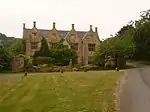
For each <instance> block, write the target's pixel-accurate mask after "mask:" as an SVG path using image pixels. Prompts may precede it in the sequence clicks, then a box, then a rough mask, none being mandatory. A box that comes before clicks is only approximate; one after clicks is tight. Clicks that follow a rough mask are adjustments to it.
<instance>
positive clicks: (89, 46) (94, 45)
mask: <svg viewBox="0 0 150 112" xmlns="http://www.w3.org/2000/svg"><path fill="white" fill-rule="evenodd" d="M95 47H96V44H93V43H90V44H88V51H94V50H95Z"/></svg>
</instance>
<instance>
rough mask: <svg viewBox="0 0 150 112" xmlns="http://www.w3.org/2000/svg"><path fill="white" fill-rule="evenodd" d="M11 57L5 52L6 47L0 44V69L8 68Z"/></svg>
mask: <svg viewBox="0 0 150 112" xmlns="http://www.w3.org/2000/svg"><path fill="white" fill-rule="evenodd" d="M10 62H11V57H10V56H9V54H8V53H7V51H6V49H5V48H4V47H2V46H0V71H1V70H8V69H10V67H11V65H10Z"/></svg>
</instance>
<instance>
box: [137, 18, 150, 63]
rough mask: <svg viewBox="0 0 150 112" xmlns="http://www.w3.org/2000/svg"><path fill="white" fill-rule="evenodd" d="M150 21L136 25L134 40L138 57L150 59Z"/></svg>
mask: <svg viewBox="0 0 150 112" xmlns="http://www.w3.org/2000/svg"><path fill="white" fill-rule="evenodd" d="M149 31H150V21H146V22H144V23H142V24H141V25H139V26H137V27H136V32H135V35H134V41H135V45H136V49H137V52H136V54H135V58H136V59H141V60H149V59H150V32H149Z"/></svg>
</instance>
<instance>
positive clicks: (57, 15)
mask: <svg viewBox="0 0 150 112" xmlns="http://www.w3.org/2000/svg"><path fill="white" fill-rule="evenodd" d="M148 9H150V0H0V32H1V33H4V34H6V35H8V36H15V37H22V23H26V27H28V28H32V26H33V21H36V22H37V28H41V29H51V28H52V23H53V22H56V28H57V29H60V30H62V29H64V30H70V29H71V24H72V23H74V24H75V29H76V30H85V31H87V30H89V25H93V29H94V27H98V31H99V36H100V38H101V39H102V38H107V37H109V36H110V34H115V33H116V32H117V31H118V30H119V29H120V28H121V27H122V26H123V25H125V24H126V23H128V22H129V21H130V20H135V19H137V18H138V17H139V15H140V12H141V11H144V10H148Z"/></svg>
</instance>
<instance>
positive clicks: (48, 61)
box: [34, 56, 53, 65]
mask: <svg viewBox="0 0 150 112" xmlns="http://www.w3.org/2000/svg"><path fill="white" fill-rule="evenodd" d="M52 62H53V60H52V58H50V57H40V56H39V57H36V58H34V65H40V64H48V65H50V64H52Z"/></svg>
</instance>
